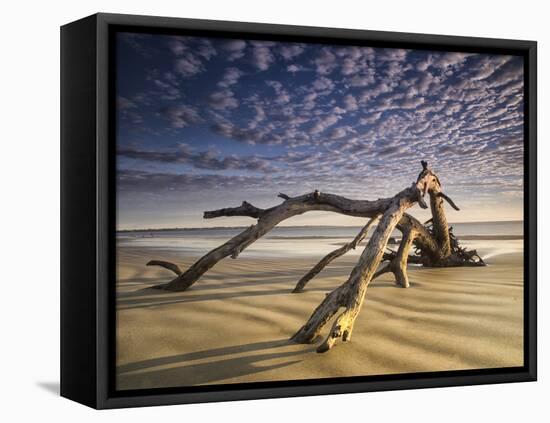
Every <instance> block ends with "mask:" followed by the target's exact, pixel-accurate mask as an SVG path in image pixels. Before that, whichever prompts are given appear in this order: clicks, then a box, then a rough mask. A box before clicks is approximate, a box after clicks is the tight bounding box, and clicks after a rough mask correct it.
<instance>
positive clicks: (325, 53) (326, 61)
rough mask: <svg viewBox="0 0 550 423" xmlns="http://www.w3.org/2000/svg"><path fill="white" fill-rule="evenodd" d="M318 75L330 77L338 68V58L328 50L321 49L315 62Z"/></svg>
mask: <svg viewBox="0 0 550 423" xmlns="http://www.w3.org/2000/svg"><path fill="white" fill-rule="evenodd" d="M313 64H314V65H315V68H316V70H317V73H319V74H321V75H328V74H329V73H331V72H332V71H333V70H334V69H335V68H336V66H337V63H336V56H335V55H334V53H332V52H331V51H330V49H328V48H323V49H321V51H320V53H319V54H318V55H317V57H316V58H315V59H314V60H313Z"/></svg>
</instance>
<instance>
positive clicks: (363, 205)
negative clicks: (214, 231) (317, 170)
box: [158, 185, 421, 291]
mask: <svg viewBox="0 0 550 423" xmlns="http://www.w3.org/2000/svg"><path fill="white" fill-rule="evenodd" d="M408 189H409V190H411V194H410V195H411V196H412V197H415V198H416V199H418V197H419V196H420V195H421V194H420V191H419V189H418V188H416V186H415V185H413V187H411V188H408ZM283 195H284V194H283ZM392 201H393V198H384V199H379V200H374V201H368V200H350V199H348V198H345V197H342V196H339V195H334V194H325V193H319V192H318V191H317V192H316V193H310V194H305V195H301V196H299V197H289V198H288V199H286V200H285V201H284V202H283V203H282V204H280V205H278V206H275V207H272V208H269V209H260V208H258V207H255V206H252V205H251V204H249V203H246V202H243V204H241V205H240V206H239V207H230V208H225V209H220V210H214V211H207V212H205V213H204V218H206V219H211V218H214V217H220V216H249V217H253V218H257V219H258V222H257V223H256V224H255V225H252V226H250V227H249V228H247V229H246V230H244V231H243V232H241V233H240V234H238V235H236V236H235V237H233V238H231V239H230V240H229V241H227V242H226V243H225V244H223V245H221V246H219V247H217V248H215V249H214V250H212V251H210V252H209V253H208V254H206V255H204V256H203V257H201V258H200V259H199V260H198V261H197V262H195V263H194V264H193V265H192V266H191V267H189V268H188V269H187V270H186V271H185V272H183V273H182V274H181V275H179V276H178V277H177V278H175V279H174V280H172V281H171V282H169V283H167V284H162V285H159V286H158V288H161V289H166V290H169V291H185V290H186V289H188V288H189V287H190V286H192V285H193V284H194V283H195V282H196V281H197V280H198V279H199V278H200V277H201V276H202V275H203V274H204V273H205V272H207V271H208V270H209V269H211V268H212V267H213V266H214V265H215V264H216V263H218V262H219V261H220V260H222V259H224V258H225V257H228V256H231V258H237V257H238V255H239V254H240V253H241V252H242V251H243V250H244V249H245V248H246V247H248V246H249V245H250V244H252V243H253V242H255V241H256V240H257V239H259V238H261V237H262V236H264V235H265V234H266V233H268V232H269V231H270V230H271V229H273V228H274V227H275V226H276V225H278V224H279V223H280V222H282V221H283V220H286V219H288V218H290V217H293V216H297V215H300V214H303V213H305V212H308V211H314V210H315V211H319V210H320V211H331V212H336V213H340V214H345V215H348V216H357V217H374V216H377V215H379V214H380V213H381V212H383V211H384V210H386V209H387V207H388V206H389V205H390V204H391V203H392ZM415 201H416V200H415Z"/></svg>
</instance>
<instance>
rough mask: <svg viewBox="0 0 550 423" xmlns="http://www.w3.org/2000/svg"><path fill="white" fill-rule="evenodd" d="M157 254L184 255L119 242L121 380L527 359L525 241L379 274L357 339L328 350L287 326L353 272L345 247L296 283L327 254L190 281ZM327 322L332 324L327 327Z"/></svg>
mask: <svg viewBox="0 0 550 423" xmlns="http://www.w3.org/2000/svg"><path fill="white" fill-rule="evenodd" d="M150 258H156V259H165V260H172V261H176V262H178V263H180V264H181V265H182V266H186V265H189V264H190V263H192V262H193V260H194V259H195V258H192V257H187V258H182V257H179V256H178V255H177V254H176V253H175V252H173V251H170V250H162V251H159V250H158V249H157V250H154V251H150V250H147V249H145V248H137V247H121V248H119V250H118V259H119V267H118V283H117V297H118V298H117V388H118V389H141V388H156V387H174V386H191V385H203V384H226V383H242V382H257V381H262V382H263V381H276V380H291V379H311V378H315V379H317V378H329V377H342V376H363V375H382V374H392V373H414V372H424V371H441V370H464V369H480V368H495V367H510V366H521V365H523V264H522V256H521V254H519V253H504V254H500V255H496V256H493V257H491V259H490V260H489V262H490V265H489V266H488V267H485V268H452V269H428V268H421V267H412V266H410V267H409V278H410V281H411V287H410V288H409V289H404V288H400V287H397V286H396V285H395V284H394V283H393V281H392V278H391V275H384V276H383V277H381V278H379V279H377V280H376V281H374V282H372V283H371V285H370V286H369V288H368V292H367V296H366V299H365V302H364V305H363V309H362V311H361V313H360V315H359V317H358V320H357V322H356V324H355V328H354V333H353V339H352V341H351V342H349V343H338V344H337V345H336V346H335V347H334V349H332V350H331V351H330V352H328V353H326V354H317V353H315V352H314V349H315V346H313V345H297V344H293V343H290V342H289V341H288V338H289V337H290V336H291V335H292V334H293V333H294V332H295V331H296V330H297V329H299V328H300V326H301V325H302V324H303V323H305V321H306V320H307V318H308V317H309V315H310V314H311V312H312V311H313V309H314V308H315V307H316V306H317V305H318V304H319V303H320V302H321V301H322V299H323V298H324V296H325V295H326V294H327V293H328V292H330V291H331V290H332V289H334V288H335V287H336V286H338V285H339V284H341V283H342V282H343V281H345V280H346V278H347V276H348V275H349V272H350V270H351V268H352V266H353V265H354V263H355V260H356V259H357V257H356V256H349V257H342V258H341V259H339V260H338V261H336V262H334V263H333V264H332V265H331V266H330V267H328V268H327V269H325V271H323V272H322V273H321V274H320V275H319V276H318V277H317V278H315V279H313V280H312V281H311V282H310V284H309V285H308V287H307V289H306V291H305V292H303V293H302V294H292V293H290V291H291V289H292V288H293V287H294V285H295V284H296V282H297V281H298V279H299V278H300V277H301V276H302V275H303V274H304V273H305V272H307V270H309V268H310V267H311V266H312V265H313V264H315V263H316V261H317V260H318V259H319V257H300V258H299V259H288V258H283V259H282V258H265V257H264V258H258V257H252V258H250V257H248V258H247V257H246V255H243V256H241V257H239V258H238V259H237V260H231V259H226V260H224V261H222V262H221V263H219V264H218V265H217V266H216V267H214V268H213V269H212V270H211V271H210V272H208V273H207V274H206V275H205V276H203V278H202V280H200V281H199V282H197V284H196V285H195V286H193V287H192V289H190V290H189V291H187V292H182V293H169V292H165V291H159V290H153V289H148V287H150V286H151V285H154V284H156V283H159V282H166V281H168V280H170V279H171V274H170V272H168V271H167V270H165V269H161V268H148V267H146V266H145V263H146V262H147V261H148V260H149V259H150ZM325 332H326V329H325Z"/></svg>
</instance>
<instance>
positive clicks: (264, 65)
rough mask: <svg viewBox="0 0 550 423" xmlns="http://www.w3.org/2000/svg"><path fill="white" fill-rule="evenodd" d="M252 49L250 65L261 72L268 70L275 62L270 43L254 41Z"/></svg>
mask: <svg viewBox="0 0 550 423" xmlns="http://www.w3.org/2000/svg"><path fill="white" fill-rule="evenodd" d="M253 45H254V48H253V49H252V64H253V65H254V66H255V67H257V68H258V69H259V70H261V71H265V70H267V69H269V66H270V65H271V63H273V62H274V61H275V57H274V56H273V54H272V53H271V48H272V47H273V45H274V44H273V43H272V42H265V41H254V42H253Z"/></svg>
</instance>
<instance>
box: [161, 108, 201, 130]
mask: <svg viewBox="0 0 550 423" xmlns="http://www.w3.org/2000/svg"><path fill="white" fill-rule="evenodd" d="M166 116H167V117H168V120H169V122H170V126H172V128H184V127H186V126H189V125H192V124H195V123H198V122H200V121H201V118H200V116H199V112H198V110H197V109H196V108H194V107H193V106H189V105H185V104H182V105H179V106H175V107H170V108H168V109H167V110H166Z"/></svg>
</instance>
